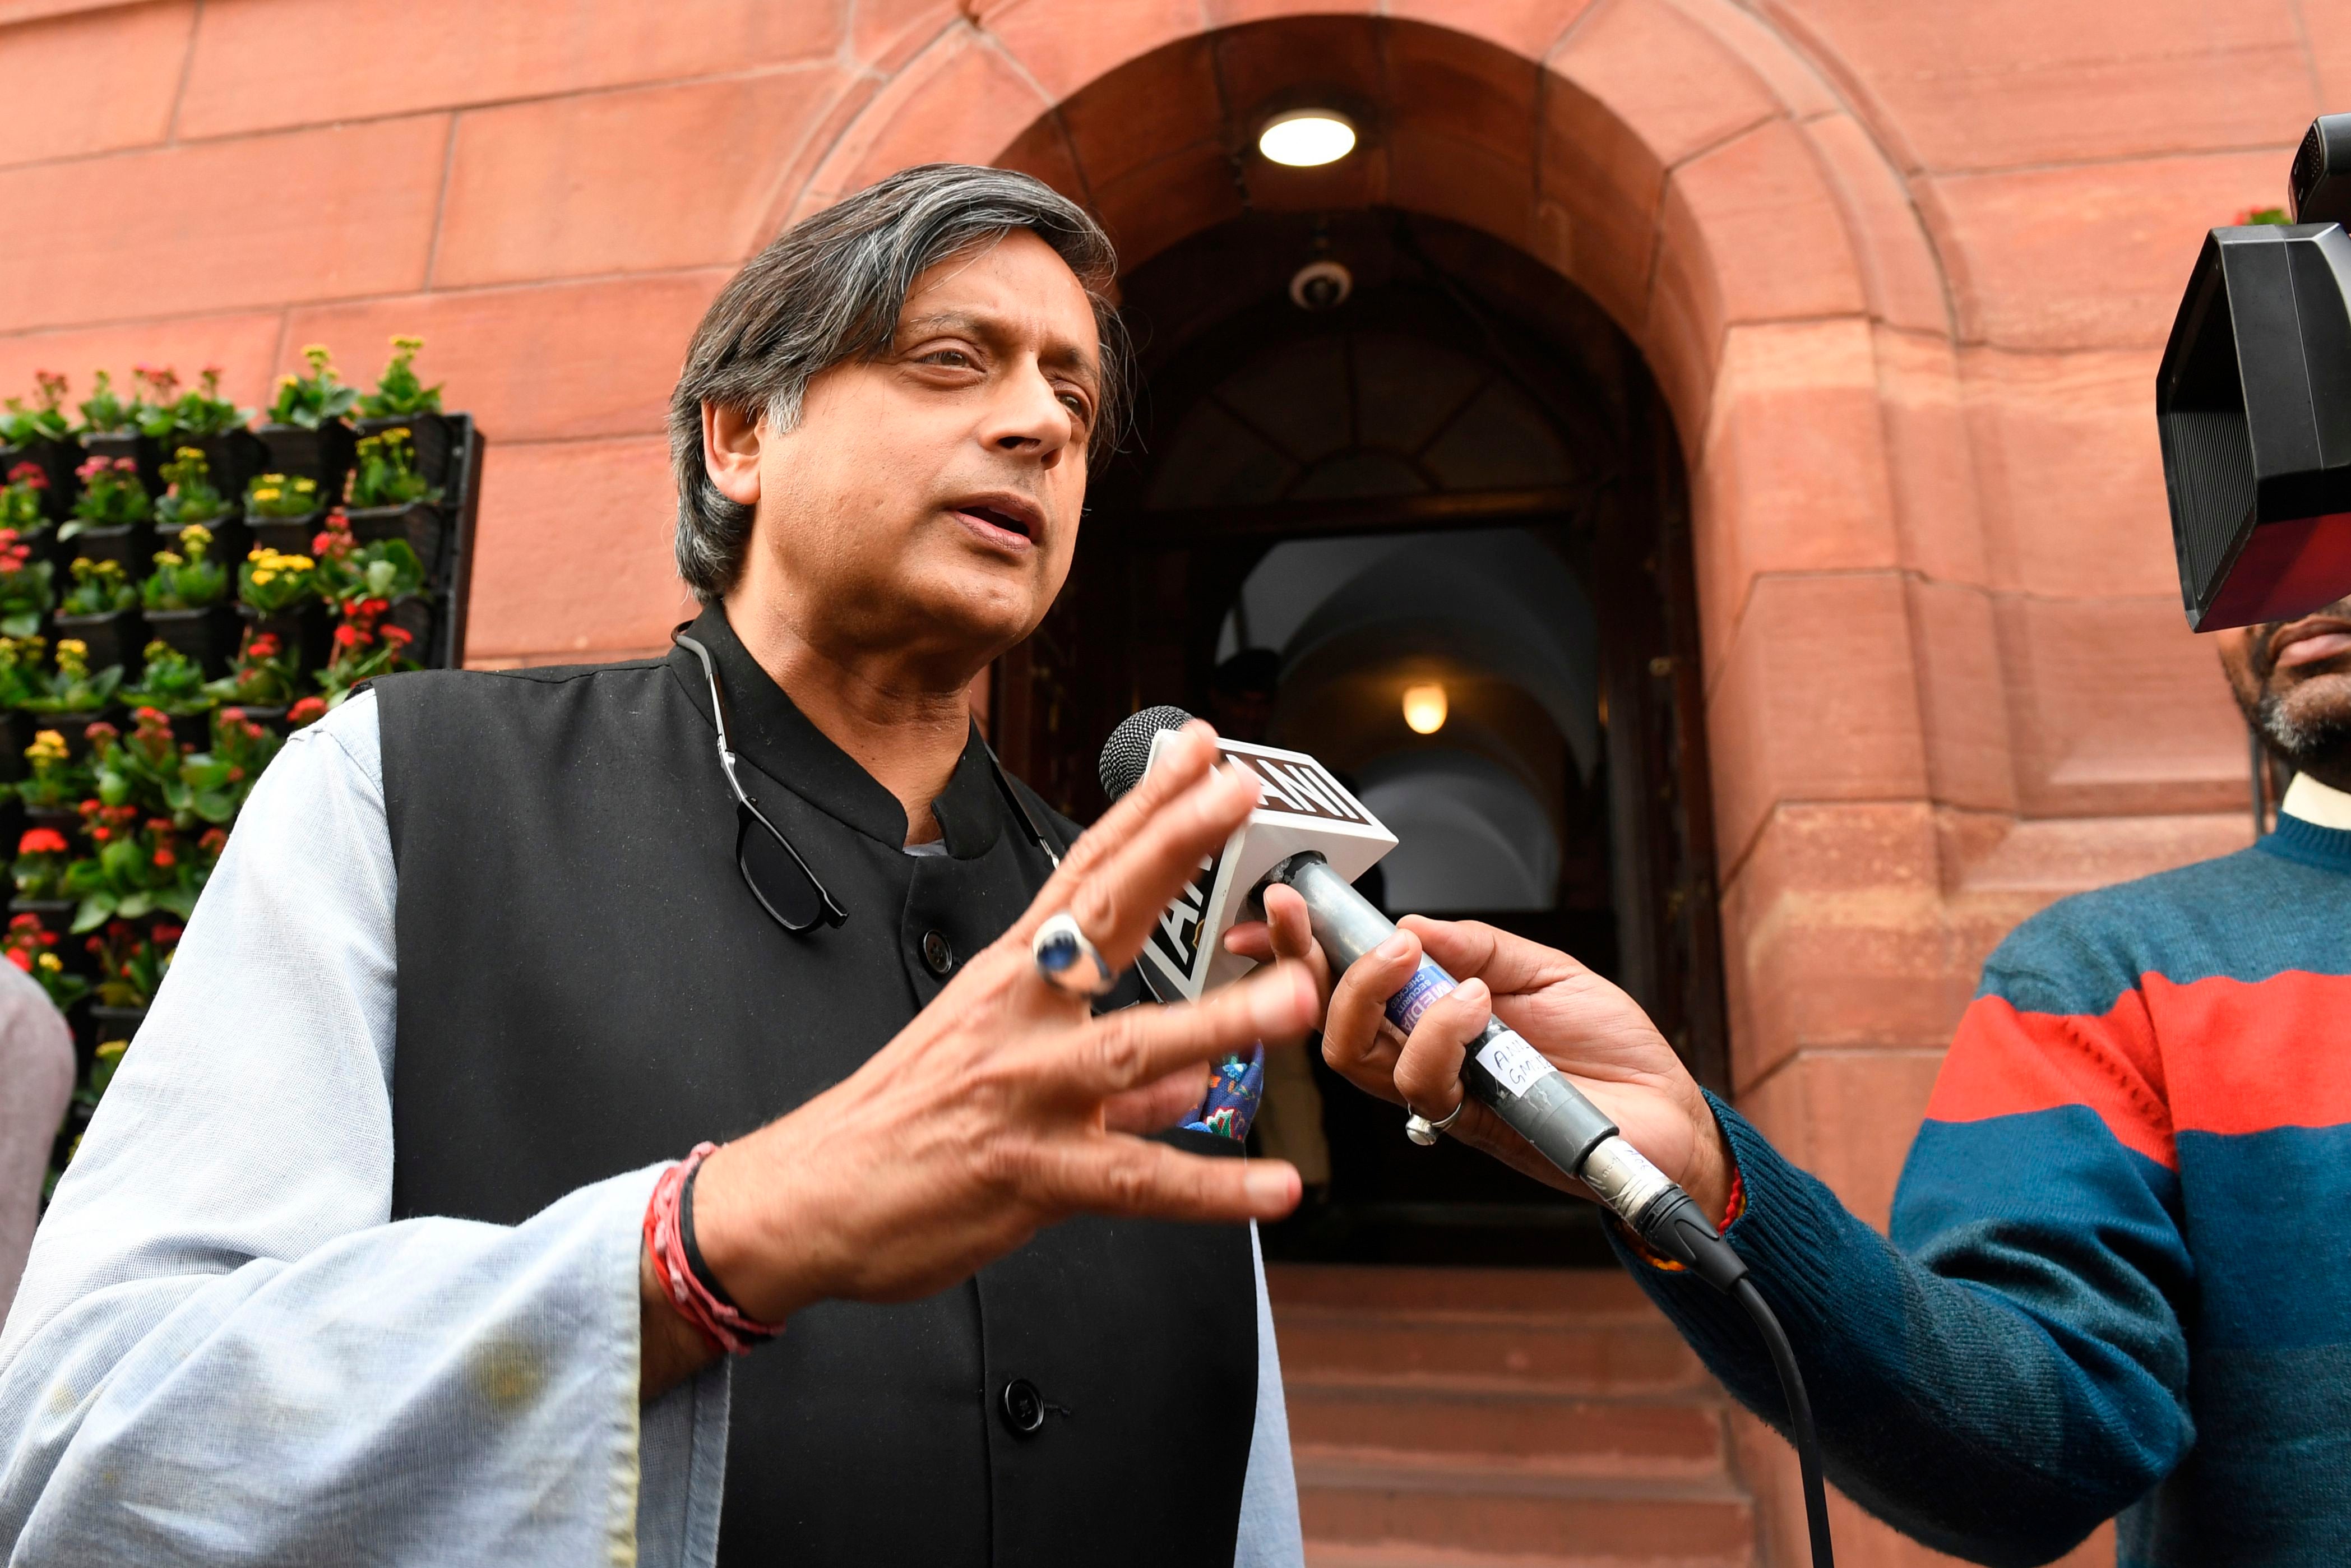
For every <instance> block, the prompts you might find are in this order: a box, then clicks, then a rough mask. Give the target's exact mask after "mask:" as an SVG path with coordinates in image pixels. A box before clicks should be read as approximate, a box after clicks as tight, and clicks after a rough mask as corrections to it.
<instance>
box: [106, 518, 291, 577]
mask: <svg viewBox="0 0 2351 1568" xmlns="http://www.w3.org/2000/svg"><path fill="white" fill-rule="evenodd" d="M203 526H204V530H205V531H206V532H207V533H209V534H211V535H212V536H213V542H212V548H211V549H209V550H207V551H206V552H205V554H206V555H207V556H208V557H209V558H210V559H213V560H216V561H218V562H219V563H220V564H221V565H222V566H224V567H225V568H227V569H228V591H229V592H231V593H235V591H236V569H237V566H238V563H240V562H242V561H243V560H244V559H245V557H246V552H247V551H248V550H250V549H253V530H252V529H251V528H247V527H246V523H245V515H244V513H242V512H238V511H231V512H230V513H229V514H228V516H226V517H222V518H220V519H218V520H217V521H214V522H209V523H206V524H204V525H203ZM183 527H193V525H183V524H179V523H173V524H171V525H168V526H166V525H164V524H162V523H158V524H156V525H155V548H156V549H159V550H165V549H171V550H175V549H179V548H180V531H181V529H182V528H183ZM302 553H303V554H305V555H308V553H309V551H308V550H307V549H306V550H304V551H303V552H302ZM152 564H153V557H152V556H150V557H149V558H148V564H147V565H142V566H141V568H140V569H139V575H140V576H141V577H144V576H146V575H147V573H148V571H149V570H150V569H151V567H152Z"/></svg>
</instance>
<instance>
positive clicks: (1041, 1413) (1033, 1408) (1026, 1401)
mask: <svg viewBox="0 0 2351 1568" xmlns="http://www.w3.org/2000/svg"><path fill="white" fill-rule="evenodd" d="M998 1413H999V1414H1001V1415H1002V1416H1003V1417H1004V1424H1005V1425H1006V1426H1008V1427H1011V1428H1012V1430H1013V1431H1014V1432H1016V1433H1018V1434H1019V1435H1020V1436H1021V1437H1029V1435H1031V1434H1032V1433H1034V1432H1035V1431H1036V1430H1037V1428H1039V1427H1042V1426H1043V1425H1044V1424H1045V1396H1043V1395H1041V1394H1040V1393H1038V1392H1037V1385H1035V1384H1033V1383H1031V1382H1029V1380H1028V1379H1027V1378H1025V1377H1016V1378H1014V1379H1013V1380H1012V1381H1011V1382H1009V1383H1008V1384H1006V1385H1004V1398H1003V1401H1002V1403H1001V1404H1000V1405H999V1406H998Z"/></svg>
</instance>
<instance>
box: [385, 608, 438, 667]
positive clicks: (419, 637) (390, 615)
mask: <svg viewBox="0 0 2351 1568" xmlns="http://www.w3.org/2000/svg"><path fill="white" fill-rule="evenodd" d="M383 623H384V624H385V625H387V626H397V627H399V628H400V629H401V630H402V631H403V632H407V633H408V635H409V636H410V637H411V638H412V639H413V641H412V642H411V643H409V646H410V647H411V648H412V649H413V650H414V651H415V653H417V654H418V655H419V656H420V658H421V656H422V654H423V652H424V651H425V650H426V649H428V648H430V647H432V646H433V629H434V605H433V596H432V595H431V594H429V593H405V594H402V595H401V597H399V598H398V599H395V600H393V601H392V609H391V610H390V611H389V612H386V613H385V615H384V618H383Z"/></svg>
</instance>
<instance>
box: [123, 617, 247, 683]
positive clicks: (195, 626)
mask: <svg viewBox="0 0 2351 1568" xmlns="http://www.w3.org/2000/svg"><path fill="white" fill-rule="evenodd" d="M146 613H147V631H148V633H149V634H150V635H151V636H152V637H154V638H155V639H156V640H157V641H158V642H162V643H169V644H170V645H171V646H172V648H174V649H176V650H177V651H178V652H180V653H183V654H185V655H186V656H187V657H189V658H191V659H193V660H194V661H195V662H196V663H197V664H202V665H203V666H204V674H206V675H208V676H212V677H214V678H217V677H219V676H221V675H225V674H228V667H229V665H230V664H233V663H235V659H236V644H237V638H238V634H239V632H240V630H241V628H240V627H239V626H238V624H237V618H236V607H235V605H233V604H215V605H213V606H211V607H210V608H208V609H204V610H150V611H148V612H146Z"/></svg>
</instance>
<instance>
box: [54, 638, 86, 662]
mask: <svg viewBox="0 0 2351 1568" xmlns="http://www.w3.org/2000/svg"><path fill="white" fill-rule="evenodd" d="M68 654H70V655H72V656H73V657H74V658H77V659H83V658H88V657H89V643H85V642H83V641H82V640H81V639H80V638H78V637H68V638H65V639H63V640H62V641H60V642H59V643H57V657H58V658H60V659H62V658H65V657H66V656H67V655H68Z"/></svg>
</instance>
